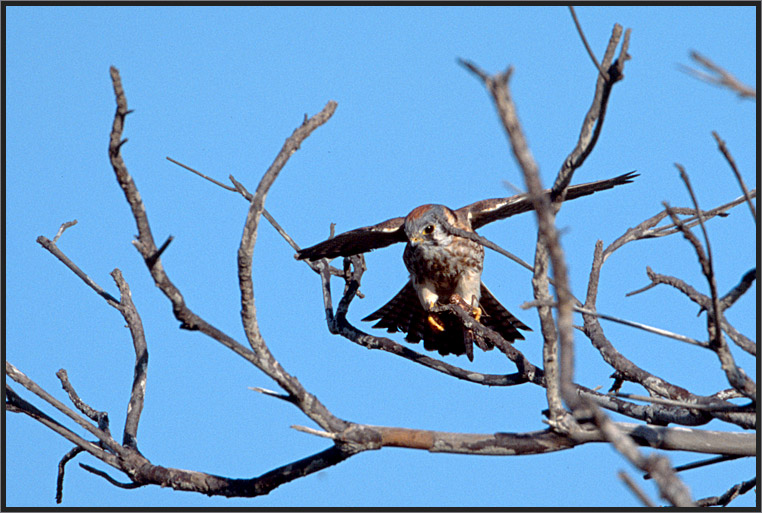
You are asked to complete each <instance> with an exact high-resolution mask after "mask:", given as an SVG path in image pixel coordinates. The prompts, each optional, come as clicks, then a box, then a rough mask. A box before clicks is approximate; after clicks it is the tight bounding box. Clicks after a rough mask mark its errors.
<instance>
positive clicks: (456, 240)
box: [296, 172, 638, 361]
mask: <svg viewBox="0 0 762 513" xmlns="http://www.w3.org/2000/svg"><path fill="white" fill-rule="evenodd" d="M636 176H638V175H637V173H635V172H630V173H626V174H624V175H621V176H617V177H615V178H610V179H608V180H599V181H597V182H590V183H585V184H581V185H574V186H571V187H569V188H568V189H567V193H566V198H565V201H568V200H572V199H576V198H579V197H582V196H587V195H590V194H593V193H595V192H598V191H602V190H606V189H611V188H613V187H616V186H618V185H622V184H626V183H630V182H631V181H632V179H633V178H635V177H636ZM544 194H547V195H548V197H549V199H551V200H553V199H554V198H553V197H552V195H551V191H550V190H545V191H544ZM532 209H533V207H532V201H531V199H530V197H529V194H518V195H515V196H511V197H509V198H495V199H487V200H482V201H477V202H476V203H472V204H470V205H466V206H465V207H461V208H459V209H457V210H451V209H449V208H447V207H446V206H444V205H421V206H420V207H416V208H414V209H413V210H412V211H411V212H410V213H409V214H408V215H407V216H405V217H395V218H394V219H389V220H387V221H384V222H383V223H379V224H376V225H373V226H366V227H363V228H357V229H355V230H351V231H348V232H345V233H342V234H340V235H337V236H335V237H333V238H330V239H328V240H326V241H323V242H321V243H319V244H316V245H314V246H311V247H309V248H305V249H302V250H301V251H299V252H298V253H297V255H296V258H297V259H299V260H310V261H313V260H318V259H321V258H328V259H331V258H336V257H338V256H351V255H357V254H360V253H365V252H368V251H372V250H374V249H378V248H383V247H386V246H390V245H392V244H394V243H397V242H405V243H407V245H406V246H405V251H404V253H403V255H402V259H403V261H404V263H405V267H406V268H407V270H408V272H409V273H410V279H409V280H408V282H407V283H406V284H405V286H404V287H402V290H400V291H399V292H398V293H397V295H395V296H394V297H393V298H392V299H391V301H389V302H388V303H386V304H385V305H384V306H382V307H381V308H380V309H378V310H377V311H375V312H373V313H372V314H370V315H369V316H367V317H366V318H364V319H363V321H378V322H377V323H376V324H374V325H373V327H374V328H386V329H387V331H388V332H390V333H394V332H396V331H401V332H404V333H406V334H407V335H406V337H405V339H406V340H407V341H408V342H413V343H417V342H419V341H420V340H423V347H424V348H425V349H427V350H429V351H438V352H439V354H441V355H443V356H444V355H448V354H455V355H462V354H466V356H467V357H468V359H469V360H471V361H473V345H474V343H476V344H477V346H478V347H480V348H481V349H482V350H484V351H488V350H490V349H492V348H493V347H494V345H493V344H492V343H491V342H490V341H489V340H483V339H482V338H477V337H474V335H473V332H472V331H471V330H469V329H466V328H465V327H464V326H463V324H462V323H461V322H460V321H459V319H458V318H457V317H456V316H455V315H454V314H452V313H451V312H449V315H447V312H441V313H438V312H436V311H435V310H436V309H437V307H439V306H442V305H446V304H457V305H459V306H461V307H463V308H465V309H466V310H467V311H470V313H471V314H472V315H473V317H474V319H475V320H477V321H479V322H480V323H481V324H482V325H484V326H486V327H488V328H490V329H492V330H494V331H496V332H497V333H499V334H500V335H501V336H502V337H503V338H504V339H505V340H506V341H508V342H513V341H514V340H519V339H523V338H524V336H523V335H522V334H521V333H520V332H519V330H528V331H531V328H529V327H528V326H526V325H525V324H524V323H522V322H521V321H519V320H518V319H517V318H516V317H515V316H514V315H513V314H511V313H510V312H509V311H508V310H506V309H505V307H504V306H503V305H501V304H500V302H499V301H498V300H497V299H495V296H493V295H492V293H491V292H490V291H489V289H488V288H487V287H486V286H485V285H484V283H482V281H481V274H482V269H483V263H484V248H483V247H482V245H481V244H479V243H478V242H476V241H474V240H471V239H467V238H465V237H462V236H458V235H457V234H456V232H457V231H458V230H463V231H466V232H471V233H475V230H477V229H479V228H481V227H482V226H484V225H486V224H489V223H491V222H493V221H498V220H500V219H505V218H507V217H510V216H513V215H516V214H520V213H522V212H528V211H530V210H532ZM453 227H454V228H455V230H453V229H452V228H453Z"/></svg>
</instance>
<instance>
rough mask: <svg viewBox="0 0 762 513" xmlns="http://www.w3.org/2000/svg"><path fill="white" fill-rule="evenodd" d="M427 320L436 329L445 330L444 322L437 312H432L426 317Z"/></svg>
mask: <svg viewBox="0 0 762 513" xmlns="http://www.w3.org/2000/svg"><path fill="white" fill-rule="evenodd" d="M426 321H427V322H428V323H429V326H430V327H431V329H432V330H434V331H444V330H445V326H444V323H443V322H442V319H440V318H439V316H438V315H437V314H434V313H430V314H429V316H428V317H427V318H426Z"/></svg>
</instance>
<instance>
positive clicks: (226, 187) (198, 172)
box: [165, 157, 238, 192]
mask: <svg viewBox="0 0 762 513" xmlns="http://www.w3.org/2000/svg"><path fill="white" fill-rule="evenodd" d="M165 158H166V159H167V160H168V161H170V162H172V163H173V164H177V165H178V166H180V167H184V168H185V169H187V170H188V171H190V172H191V173H195V174H197V175H198V176H200V177H201V178H203V179H205V180H209V181H210V182H212V183H213V184H215V185H219V186H220V187H222V188H223V189H226V190H228V191H233V192H238V190H237V189H236V188H235V187H231V186H229V185H227V184H224V183H222V182H220V181H217V180H215V179H214V178H211V177H209V176H206V175H205V174H204V173H202V172H200V171H196V170H195V169H193V168H192V167H190V166H186V165H185V164H183V163H181V162H178V161H176V160H175V159H173V158H170V157H165Z"/></svg>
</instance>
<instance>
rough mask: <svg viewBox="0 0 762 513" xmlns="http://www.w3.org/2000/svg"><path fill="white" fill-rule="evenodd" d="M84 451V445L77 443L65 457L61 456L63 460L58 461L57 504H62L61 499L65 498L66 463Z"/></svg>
mask: <svg viewBox="0 0 762 513" xmlns="http://www.w3.org/2000/svg"><path fill="white" fill-rule="evenodd" d="M82 451H84V449H83V448H82V447H80V446H78V445H75V446H74V447H73V448H72V449H71V450H70V451H69V452H67V453H66V454H64V455H63V458H61V461H59V462H58V478H57V479H56V504H61V501H62V500H63V482H64V472H65V471H66V464H67V463H69V461H71V460H72V459H73V458H74V457H75V456H76V455H77V454H79V453H81V452H82Z"/></svg>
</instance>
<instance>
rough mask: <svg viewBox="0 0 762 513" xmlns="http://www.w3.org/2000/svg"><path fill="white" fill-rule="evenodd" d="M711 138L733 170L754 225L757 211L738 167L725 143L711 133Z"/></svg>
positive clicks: (715, 134)
mask: <svg viewBox="0 0 762 513" xmlns="http://www.w3.org/2000/svg"><path fill="white" fill-rule="evenodd" d="M712 137H714V140H715V141H717V147H718V148H719V149H720V151H721V152H722V154H723V155H724V156H725V160H727V161H728V164H730V168H731V169H732V170H733V174H734V175H735V177H736V180H738V185H740V186H741V190H742V191H743V195H744V198H746V203H748V204H749V210H750V211H751V217H752V219H754V223H756V222H757V209H756V208H754V203H752V202H751V196H750V195H749V189H747V188H746V183H744V181H743V177H742V176H741V172H740V171H738V166H736V161H735V159H734V158H733V155H731V154H730V150H728V146H727V144H725V141H723V140H722V139H721V138H720V135H719V134H718V133H717V132H715V131H712Z"/></svg>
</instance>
